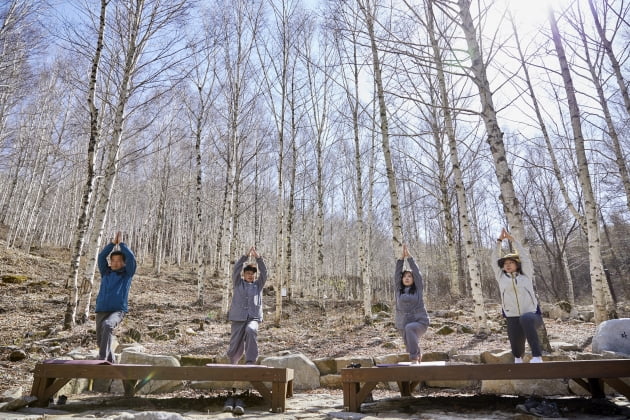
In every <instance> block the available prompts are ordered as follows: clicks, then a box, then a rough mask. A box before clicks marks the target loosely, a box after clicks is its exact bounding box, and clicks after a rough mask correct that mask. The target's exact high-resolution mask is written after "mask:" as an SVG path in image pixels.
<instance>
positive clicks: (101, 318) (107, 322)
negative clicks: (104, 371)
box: [96, 311, 125, 363]
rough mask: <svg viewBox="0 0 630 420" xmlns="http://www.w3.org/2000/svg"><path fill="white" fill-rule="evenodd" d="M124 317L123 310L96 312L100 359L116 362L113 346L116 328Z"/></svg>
mask: <svg viewBox="0 0 630 420" xmlns="http://www.w3.org/2000/svg"><path fill="white" fill-rule="evenodd" d="M124 317H125V313H124V312H123V311H116V312H97V313H96V343H97V344H98V358H99V359H100V360H107V361H108V362H110V363H116V357H115V356H114V349H113V348H112V342H113V338H114V329H115V328H116V327H117V326H118V325H120V323H121V322H122V320H123V318H124Z"/></svg>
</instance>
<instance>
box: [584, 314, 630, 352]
mask: <svg viewBox="0 0 630 420" xmlns="http://www.w3.org/2000/svg"><path fill="white" fill-rule="evenodd" d="M604 351H612V352H615V353H622V354H627V355H630V318H621V319H610V320H608V321H604V322H602V323H601V324H599V326H598V327H597V331H596V332H595V336H594V337H593V352H594V353H602V352H604Z"/></svg>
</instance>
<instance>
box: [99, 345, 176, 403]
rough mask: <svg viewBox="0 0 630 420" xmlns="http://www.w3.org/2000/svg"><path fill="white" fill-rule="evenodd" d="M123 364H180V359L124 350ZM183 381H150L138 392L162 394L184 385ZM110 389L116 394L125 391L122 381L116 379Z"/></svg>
mask: <svg viewBox="0 0 630 420" xmlns="http://www.w3.org/2000/svg"><path fill="white" fill-rule="evenodd" d="M120 363H121V364H130V365H153V366H179V360H177V359H176V358H175V357H173V356H160V355H153V354H145V353H140V352H135V351H124V352H122V354H121V356H120ZM182 384H183V382H182V381H149V382H147V383H146V385H144V386H143V387H142V388H140V390H139V391H138V394H160V393H168V392H172V391H174V390H176V389H178V388H180V387H181V386H182ZM110 391H111V392H113V393H115V394H122V393H124V388H123V385H122V381H114V382H113V383H112V385H111V388H110Z"/></svg>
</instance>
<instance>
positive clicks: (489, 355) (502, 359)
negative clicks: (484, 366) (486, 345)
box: [481, 350, 514, 364]
mask: <svg viewBox="0 0 630 420" xmlns="http://www.w3.org/2000/svg"><path fill="white" fill-rule="evenodd" d="M481 361H482V362H483V363H489V364H493V363H514V355H513V354H512V352H511V351H510V350H505V351H502V352H490V351H484V352H483V353H481Z"/></svg>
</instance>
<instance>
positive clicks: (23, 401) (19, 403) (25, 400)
mask: <svg viewBox="0 0 630 420" xmlns="http://www.w3.org/2000/svg"><path fill="white" fill-rule="evenodd" d="M34 401H37V397H33V396H31V395H26V396H24V397H20V398H16V399H15V400H13V401H9V402H8V403H6V404H5V405H3V406H2V408H0V411H16V410H19V409H20V408H23V407H26V406H27V405H29V404H30V403H32V402H34Z"/></svg>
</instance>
